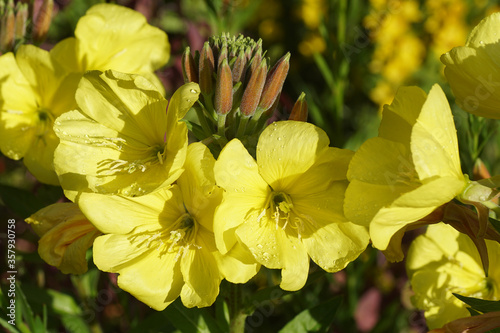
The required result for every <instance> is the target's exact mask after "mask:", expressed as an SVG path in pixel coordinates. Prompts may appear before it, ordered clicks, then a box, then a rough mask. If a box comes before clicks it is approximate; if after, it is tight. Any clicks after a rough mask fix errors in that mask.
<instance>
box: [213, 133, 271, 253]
mask: <svg viewBox="0 0 500 333" xmlns="http://www.w3.org/2000/svg"><path fill="white" fill-rule="evenodd" d="M214 174H215V180H216V183H217V185H219V186H220V187H222V188H224V189H225V191H226V193H225V194H224V196H223V201H222V203H221V204H220V205H219V207H218V208H217V210H216V212H215V217H214V234H215V239H216V243H217V248H218V249H219V251H221V252H222V253H223V254H225V253H227V252H228V251H229V250H230V249H231V247H232V246H233V245H234V244H235V242H236V238H235V235H234V231H235V228H236V227H237V226H238V225H240V224H241V223H243V221H244V220H245V218H246V216H247V215H248V214H252V215H255V216H258V215H259V214H260V213H261V211H262V210H263V209H264V208H265V207H264V205H265V203H266V200H267V196H268V194H269V193H270V188H269V186H268V185H267V183H266V182H265V181H264V180H263V179H262V177H261V176H260V175H259V169H258V166H257V163H256V162H255V160H254V159H253V158H252V156H250V154H249V153H248V151H247V150H246V149H245V147H244V146H243V145H242V144H241V142H240V141H239V140H237V139H234V140H231V141H230V142H229V143H228V144H227V145H226V146H225V147H224V149H222V151H221V153H220V155H219V158H218V159H217V161H216V162H215V166H214Z"/></svg>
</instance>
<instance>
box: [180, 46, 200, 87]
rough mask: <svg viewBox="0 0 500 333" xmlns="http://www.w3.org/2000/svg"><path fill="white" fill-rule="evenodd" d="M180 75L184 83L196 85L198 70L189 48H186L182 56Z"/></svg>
mask: <svg viewBox="0 0 500 333" xmlns="http://www.w3.org/2000/svg"><path fill="white" fill-rule="evenodd" d="M182 75H183V76H184V83H188V82H196V83H198V70H197V68H196V65H195V62H194V58H193V55H192V54H191V49H190V48H189V46H188V47H186V50H185V51H184V53H183V54H182Z"/></svg>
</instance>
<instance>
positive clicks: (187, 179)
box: [177, 142, 223, 231]
mask: <svg viewBox="0 0 500 333" xmlns="http://www.w3.org/2000/svg"><path fill="white" fill-rule="evenodd" d="M214 165H215V159H214V157H213V156H212V153H210V150H209V149H208V147H207V146H205V145H204V144H202V143H201V142H194V143H192V144H190V145H189V146H188V152H187V156H186V162H185V164H184V168H185V170H184V172H183V173H182V175H181V176H180V177H179V179H178V180H177V184H179V187H180V188H181V191H182V197H183V200H184V205H185V207H186V209H187V211H188V212H189V213H190V214H191V215H192V216H193V217H195V219H196V221H197V222H198V223H200V224H201V225H203V227H204V228H205V229H207V230H210V231H212V230H213V221H214V220H213V218H214V213H215V209H216V208H217V206H218V205H219V204H220V202H221V200H222V192H223V191H222V189H221V188H220V187H217V186H216V185H215V178H214Z"/></svg>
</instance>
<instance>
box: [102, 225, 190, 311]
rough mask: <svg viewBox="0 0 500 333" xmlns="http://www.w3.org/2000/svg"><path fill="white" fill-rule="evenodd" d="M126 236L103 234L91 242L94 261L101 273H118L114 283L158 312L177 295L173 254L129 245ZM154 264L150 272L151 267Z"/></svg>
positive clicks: (179, 283)
mask: <svg viewBox="0 0 500 333" xmlns="http://www.w3.org/2000/svg"><path fill="white" fill-rule="evenodd" d="M128 237H129V236H127V235H104V236H100V237H98V238H97V239H96V240H95V242H94V262H95V264H96V265H97V267H98V268H99V269H100V270H102V271H105V272H118V273H119V274H120V275H119V276H118V286H119V287H120V288H121V289H123V290H125V291H127V292H129V293H131V294H132V295H134V297H136V298H137V299H138V300H140V301H141V302H143V303H146V304H147V305H149V306H151V307H152V308H153V309H155V310H158V311H161V310H163V309H165V308H166V307H167V306H168V305H169V304H170V303H172V302H173V301H174V300H175V299H176V298H177V297H178V296H179V294H180V292H181V288H182V285H183V284H184V282H183V280H182V275H181V273H180V268H179V266H180V262H179V261H178V260H177V259H176V254H171V253H167V254H165V255H163V256H160V255H159V254H158V252H157V251H156V249H154V248H153V249H148V248H147V247H146V246H142V247H141V246H139V247H136V246H133V245H132V244H131V242H130V240H129V239H128ZM152 267H154V272H153V271H152V270H151V268H152Z"/></svg>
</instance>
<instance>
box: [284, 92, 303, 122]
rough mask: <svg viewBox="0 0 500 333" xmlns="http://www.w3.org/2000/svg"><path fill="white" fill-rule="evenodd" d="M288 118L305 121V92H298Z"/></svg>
mask: <svg viewBox="0 0 500 333" xmlns="http://www.w3.org/2000/svg"><path fill="white" fill-rule="evenodd" d="M288 120H296V121H307V102H306V94H304V93H302V94H300V96H299V98H298V99H297V102H295V105H294V106H293V109H292V113H291V114H290V117H288Z"/></svg>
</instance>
